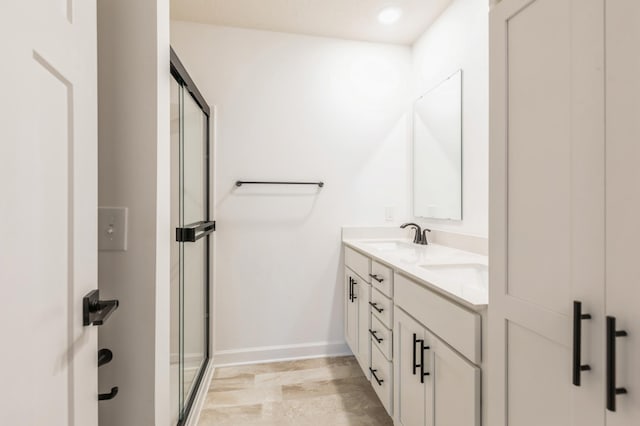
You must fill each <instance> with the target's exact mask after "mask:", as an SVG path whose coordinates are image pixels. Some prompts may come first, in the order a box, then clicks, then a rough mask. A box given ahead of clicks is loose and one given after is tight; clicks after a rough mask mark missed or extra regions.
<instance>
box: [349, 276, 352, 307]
mask: <svg viewBox="0 0 640 426" xmlns="http://www.w3.org/2000/svg"><path fill="white" fill-rule="evenodd" d="M349 301H350V302H353V278H351V277H349Z"/></svg>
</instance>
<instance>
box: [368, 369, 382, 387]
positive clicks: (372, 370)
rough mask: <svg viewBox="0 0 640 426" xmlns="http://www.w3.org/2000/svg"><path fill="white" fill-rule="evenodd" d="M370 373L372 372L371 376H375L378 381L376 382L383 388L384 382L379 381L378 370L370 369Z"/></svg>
mask: <svg viewBox="0 0 640 426" xmlns="http://www.w3.org/2000/svg"><path fill="white" fill-rule="evenodd" d="M369 371H371V375H372V376H373V378H374V379H376V382H378V384H379V385H380V386H382V384H383V383H384V380H382V379H378V376H376V371H378V370H374V369H373V368H371V367H369Z"/></svg>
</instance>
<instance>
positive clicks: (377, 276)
mask: <svg viewBox="0 0 640 426" xmlns="http://www.w3.org/2000/svg"><path fill="white" fill-rule="evenodd" d="M369 276H370V277H371V278H373V279H374V280H376V281H378V282H379V283H381V282H382V281H384V278H381V277H380V276H379V275H378V274H369Z"/></svg>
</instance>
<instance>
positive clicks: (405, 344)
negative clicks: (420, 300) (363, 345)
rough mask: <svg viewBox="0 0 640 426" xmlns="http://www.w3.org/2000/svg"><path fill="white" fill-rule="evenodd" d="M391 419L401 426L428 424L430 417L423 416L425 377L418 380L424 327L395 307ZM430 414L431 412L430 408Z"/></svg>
mask: <svg viewBox="0 0 640 426" xmlns="http://www.w3.org/2000/svg"><path fill="white" fill-rule="evenodd" d="M393 335H394V340H393V353H394V359H393V365H394V378H395V383H394V385H395V386H394V407H395V408H394V420H395V423H396V425H402V426H432V425H433V416H432V415H431V414H430V415H429V417H427V412H426V401H427V399H431V397H432V395H431V393H432V387H431V386H425V383H422V382H424V381H426V382H427V383H431V378H430V377H429V376H427V377H425V378H424V379H423V380H420V373H421V370H420V366H419V361H420V359H421V354H420V351H421V347H420V346H421V344H420V342H424V340H425V338H426V336H427V332H426V330H425V329H424V327H423V326H422V325H421V324H420V323H419V322H417V321H416V320H414V319H413V318H411V317H410V316H409V315H407V314H406V313H405V312H404V311H403V310H401V309H398V308H397V307H396V308H395V310H394V327H393ZM430 413H431V411H430Z"/></svg>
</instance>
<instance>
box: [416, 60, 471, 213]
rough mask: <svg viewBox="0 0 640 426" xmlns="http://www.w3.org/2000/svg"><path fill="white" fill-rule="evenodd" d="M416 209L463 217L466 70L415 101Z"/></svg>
mask: <svg viewBox="0 0 640 426" xmlns="http://www.w3.org/2000/svg"><path fill="white" fill-rule="evenodd" d="M413 123H414V124H413V126H414V127H413V209H414V211H413V213H414V215H415V216H419V217H428V218H434V219H452V220H461V219H462V71H458V72H456V73H455V74H453V75H452V76H451V77H449V78H448V79H447V80H445V81H444V82H442V83H440V84H439V85H438V86H437V87H435V88H433V89H432V90H430V91H429V92H427V93H426V94H425V95H424V96H422V97H421V98H420V99H418V101H417V102H416V103H415V107H414V120H413Z"/></svg>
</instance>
